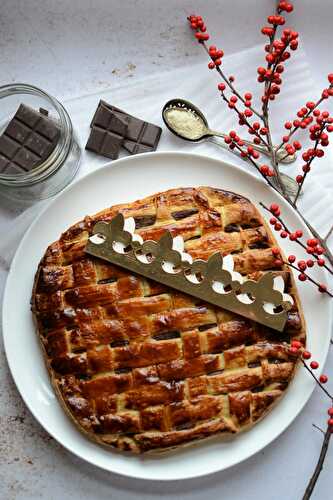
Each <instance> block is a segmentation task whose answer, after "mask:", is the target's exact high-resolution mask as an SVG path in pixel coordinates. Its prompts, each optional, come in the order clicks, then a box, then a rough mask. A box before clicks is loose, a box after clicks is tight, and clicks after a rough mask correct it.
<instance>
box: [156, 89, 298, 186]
mask: <svg viewBox="0 0 333 500" xmlns="http://www.w3.org/2000/svg"><path fill="white" fill-rule="evenodd" d="M162 118H163V121H164V123H165V125H166V127H167V128H168V129H169V130H170V132H172V133H173V134H174V135H176V136H177V137H179V138H180V139H183V140H185V141H189V142H195V143H199V142H201V141H204V140H210V141H212V142H214V143H215V144H217V145H218V146H220V147H223V148H226V149H229V147H228V146H227V144H226V143H225V142H222V141H217V140H214V137H222V138H223V139H225V138H226V137H227V134H224V133H222V132H217V131H215V130H212V129H211V128H210V127H209V125H208V121H207V118H206V117H205V115H204V114H203V113H202V111H201V110H200V109H199V108H198V107H197V106H195V105H194V104H193V103H191V102H190V101H187V100H185V99H179V98H178V99H171V100H170V101H168V102H167V103H166V104H165V105H164V107H163V109H162ZM243 142H244V144H246V145H247V146H252V147H253V149H255V150H256V151H259V152H260V153H261V154H263V155H266V156H268V157H270V158H271V153H270V151H269V150H268V149H267V147H266V146H265V145H261V144H260V145H258V144H255V143H253V142H251V141H247V140H243ZM235 152H236V150H235ZM276 156H277V159H278V161H279V162H280V163H285V164H288V163H293V162H294V161H295V160H296V154H293V155H288V154H286V152H285V150H284V149H283V148H281V149H279V150H278V151H277V153H276ZM280 175H281V177H282V178H283V183H284V185H285V188H286V191H287V193H288V194H289V196H295V194H296V193H297V191H298V184H297V182H296V181H295V180H294V179H292V178H291V177H290V176H288V175H286V174H284V173H281V174H280ZM271 182H272V183H273V184H275V185H276V182H277V181H276V180H275V178H272V180H271Z"/></svg>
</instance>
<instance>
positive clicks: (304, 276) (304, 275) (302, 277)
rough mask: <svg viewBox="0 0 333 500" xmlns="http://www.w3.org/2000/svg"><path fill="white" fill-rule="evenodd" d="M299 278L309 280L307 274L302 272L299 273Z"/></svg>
mask: <svg viewBox="0 0 333 500" xmlns="http://www.w3.org/2000/svg"><path fill="white" fill-rule="evenodd" d="M298 279H299V280H300V281H306V280H307V276H306V274H304V273H301V274H299V275H298Z"/></svg>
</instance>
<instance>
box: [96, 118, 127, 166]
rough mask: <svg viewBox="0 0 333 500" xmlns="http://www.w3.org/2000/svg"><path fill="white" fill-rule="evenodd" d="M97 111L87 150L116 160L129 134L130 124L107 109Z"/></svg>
mask: <svg viewBox="0 0 333 500" xmlns="http://www.w3.org/2000/svg"><path fill="white" fill-rule="evenodd" d="M97 111H98V113H97V112H96V113H95V122H94V125H93V126H92V128H91V132H90V136H89V139H88V142H87V144H86V149H88V150H90V151H93V152H94V153H98V154H101V155H103V156H107V157H108V158H111V159H112V160H116V159H117V158H118V156H119V150H120V147H121V145H122V144H123V142H124V136H125V135H126V133H127V128H128V122H127V121H126V120H124V119H123V118H121V117H118V116H116V115H115V114H114V113H110V111H109V110H107V109H103V108H98V109H97Z"/></svg>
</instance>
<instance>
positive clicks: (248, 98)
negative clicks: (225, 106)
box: [244, 92, 252, 101]
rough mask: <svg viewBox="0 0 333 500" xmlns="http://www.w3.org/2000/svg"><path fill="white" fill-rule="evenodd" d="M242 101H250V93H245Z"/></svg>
mask: <svg viewBox="0 0 333 500" xmlns="http://www.w3.org/2000/svg"><path fill="white" fill-rule="evenodd" d="M244 99H245V101H251V99H252V94H251V92H246V94H244Z"/></svg>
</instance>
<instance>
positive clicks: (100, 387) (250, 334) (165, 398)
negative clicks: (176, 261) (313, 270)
mask: <svg viewBox="0 0 333 500" xmlns="http://www.w3.org/2000/svg"><path fill="white" fill-rule="evenodd" d="M119 212H121V213H122V214H123V215H124V217H134V219H135V223H136V231H137V232H138V233H139V234H140V235H141V236H142V237H143V238H144V239H153V240H157V239H159V237H160V236H161V235H162V234H163V231H165V230H166V229H168V230H169V231H171V233H172V235H173V236H176V235H181V236H183V238H184V240H185V251H186V252H188V253H190V254H191V255H192V256H193V257H194V258H201V259H207V258H208V257H209V256H210V255H211V254H212V253H215V252H216V251H220V252H221V253H222V254H223V255H226V254H229V253H231V254H233V257H234V261H235V270H236V271H238V272H240V273H241V274H243V275H246V276H248V277H250V278H252V279H258V278H259V277H260V276H261V275H262V273H264V272H265V271H268V270H273V271H275V272H276V273H277V274H279V275H281V276H282V277H283V279H284V281H285V283H286V285H287V286H286V291H287V292H288V293H289V294H290V295H292V297H293V299H294V306H293V308H292V310H291V311H289V313H288V321H287V324H286V327H285V329H284V332H283V333H279V332H277V331H273V330H270V329H269V328H267V327H264V326H262V325H259V324H258V323H255V322H251V321H250V320H247V319H245V318H243V317H241V316H238V315H236V314H233V313H230V312H227V311H225V310H223V309H218V308H215V307H213V306H211V305H209V304H207V303H204V302H201V301H199V300H198V299H195V298H193V297H191V296H188V295H184V294H181V293H179V292H177V291H175V290H173V289H170V288H167V287H165V286H162V285H160V284H158V283H155V282H153V281H148V280H146V279H144V278H142V277H140V276H135V275H131V274H129V273H128V272H126V271H124V270H122V269H120V268H117V267H115V266H113V265H111V264H108V263H105V262H103V261H101V260H98V259H96V258H93V257H89V256H88V255H87V254H85V252H84V248H85V245H86V243H87V239H88V237H89V235H90V234H92V228H93V226H94V224H95V223H96V222H97V221H100V220H103V221H109V220H110V219H112V218H113V217H114V216H115V215H116V214H117V213H119ZM276 245H277V244H276V242H275V240H274V238H273V236H272V234H271V232H270V229H269V228H268V227H267V226H266V225H265V223H264V221H263V218H262V217H261V215H260V213H259V212H258V211H257V209H256V208H255V207H254V205H253V204H252V203H251V202H250V201H249V200H247V199H246V198H244V197H242V196H239V195H237V194H234V193H231V192H228V191H223V190H220V189H214V188H209V187H201V188H184V189H172V190H169V191H166V192H163V193H158V194H155V195H153V196H149V197H147V198H144V199H143V200H139V201H136V202H134V203H128V204H122V205H117V206H113V207H111V208H108V209H106V210H104V211H103V212H100V213H98V214H97V215H94V216H88V217H86V218H85V219H84V220H83V221H81V222H79V223H77V224H75V225H74V226H72V227H71V228H69V229H68V230H67V231H66V232H65V233H63V234H62V236H61V237H60V239H59V240H58V241H56V242H55V243H53V244H51V245H50V246H49V247H48V249H47V251H46V253H45V255H44V257H43V259H42V261H41V263H40V266H39V269H38V272H37V274H36V280H35V286H34V291H33V297H32V309H33V313H34V316H35V319H36V322H37V327H38V335H39V338H40V340H41V344H42V348H43V351H44V354H45V360H46V364H47V367H48V370H49V374H50V377H51V381H52V384H53V386H54V389H55V391H56V393H57V395H58V397H59V399H60V401H61V403H62V405H63V407H64V409H65V410H66V412H67V413H68V415H69V416H70V417H71V418H72V419H73V421H74V422H75V424H76V425H77V426H78V428H79V429H80V430H81V431H83V432H84V433H85V434H86V435H87V436H88V437H89V438H91V439H93V440H94V441H97V442H98V443H101V444H106V445H112V446H114V447H117V448H119V449H122V450H130V451H133V452H144V451H149V450H153V449H166V448H171V447H177V446H180V445H184V444H188V443H190V442H192V441H195V440H201V439H203V438H207V437H210V436H214V435H216V434H220V433H237V432H240V431H242V430H245V429H248V428H250V427H251V426H252V425H254V424H255V423H256V422H257V421H258V420H259V419H260V418H261V417H263V416H264V415H265V414H266V413H267V411H268V410H269V409H270V408H271V406H272V405H273V404H274V403H275V402H276V401H277V400H278V399H279V397H280V396H281V395H282V394H283V393H284V391H285V390H286V387H287V386H288V384H289V382H290V380H291V378H292V376H293V372H294V369H295V365H296V359H295V358H294V357H293V356H292V355H291V354H290V353H289V351H288V343H289V342H290V339H291V338H292V339H298V340H301V342H303V343H305V325H304V320H303V315H302V311H301V307H300V303H299V299H298V296H297V291H296V289H295V285H294V281H293V278H292V276H291V274H290V271H289V270H288V268H286V267H281V266H280V265H279V263H278V262H277V261H276V260H275V259H274V257H273V256H272V253H271V250H270V248H271V247H272V246H276Z"/></svg>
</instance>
